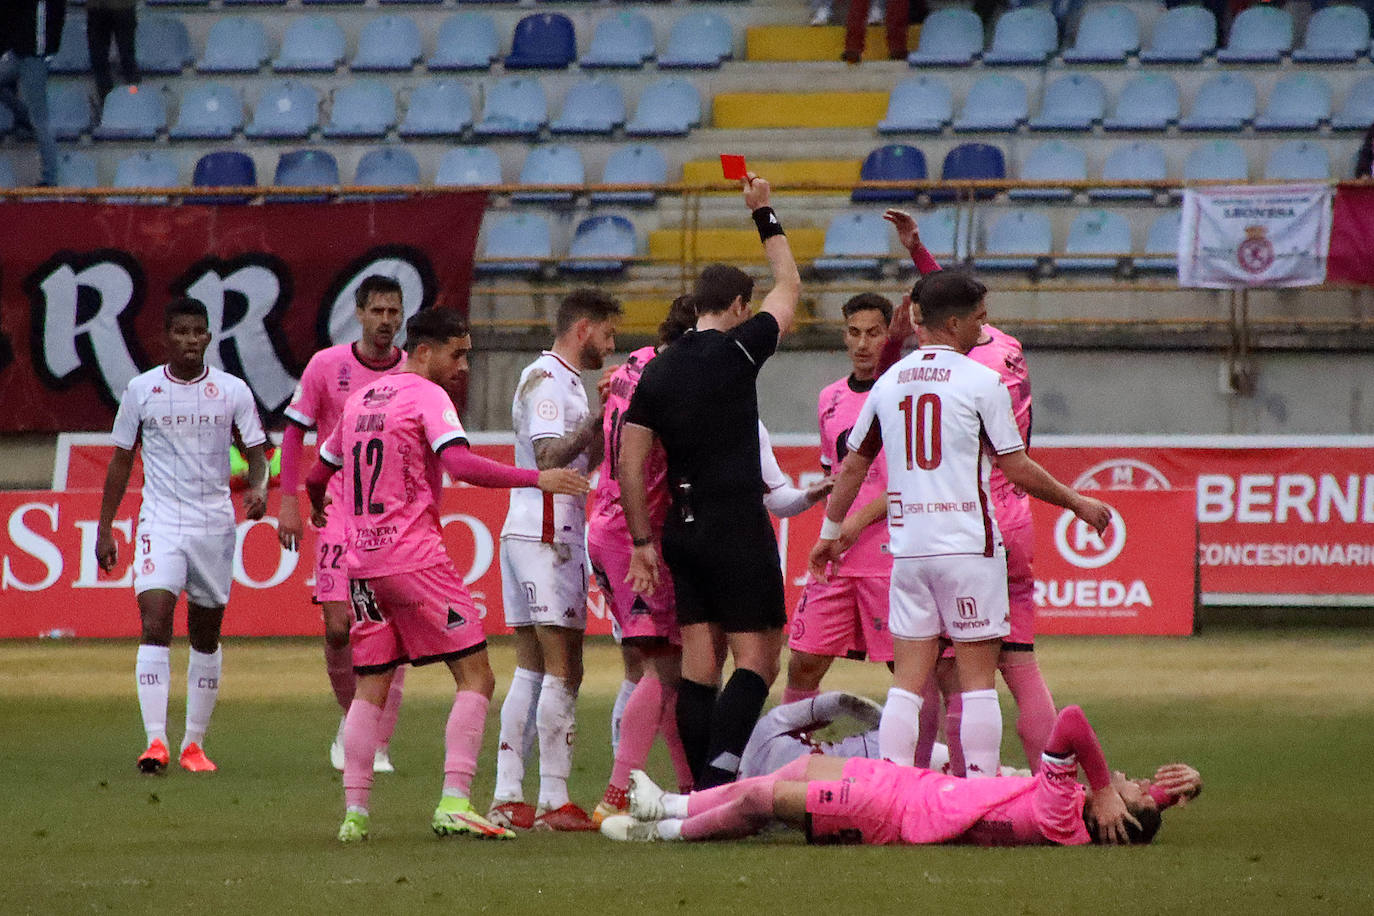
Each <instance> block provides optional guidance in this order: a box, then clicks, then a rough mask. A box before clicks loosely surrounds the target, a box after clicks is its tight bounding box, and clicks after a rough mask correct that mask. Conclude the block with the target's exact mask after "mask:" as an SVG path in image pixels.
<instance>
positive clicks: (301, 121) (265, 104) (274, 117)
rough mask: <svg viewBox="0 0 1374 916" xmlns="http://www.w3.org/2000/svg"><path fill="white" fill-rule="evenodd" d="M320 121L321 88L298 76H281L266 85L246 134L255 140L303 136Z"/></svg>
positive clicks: (245, 130)
mask: <svg viewBox="0 0 1374 916" xmlns="http://www.w3.org/2000/svg"><path fill="white" fill-rule="evenodd" d="M319 124H320V93H319V91H318V90H316V89H315V87H314V86H308V85H306V84H305V83H298V82H296V81H295V80H278V81H276V82H272V83H268V84H267V86H265V87H264V88H263V91H262V95H260V96H258V101H257V104H256V105H254V106H253V120H252V121H251V122H249V124H248V126H247V127H245V128H244V129H243V135H244V136H245V137H249V138H251V139H254V140H257V139H270V138H276V139H282V138H287V139H299V138H302V137H305V136H306V135H307V134H309V133H310V132H311V131H312V130H314V129H315V128H316V127H318V126H319Z"/></svg>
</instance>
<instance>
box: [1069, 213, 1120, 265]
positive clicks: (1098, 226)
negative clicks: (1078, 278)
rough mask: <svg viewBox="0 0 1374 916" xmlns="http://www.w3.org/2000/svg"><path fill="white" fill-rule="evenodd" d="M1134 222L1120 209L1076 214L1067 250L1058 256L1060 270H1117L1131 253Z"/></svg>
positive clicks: (1070, 227)
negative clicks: (1132, 223)
mask: <svg viewBox="0 0 1374 916" xmlns="http://www.w3.org/2000/svg"><path fill="white" fill-rule="evenodd" d="M1131 250H1132V248H1131V224H1130V223H1128V222H1127V221H1126V217H1124V216H1122V215H1121V214H1120V213H1109V212H1107V211H1106V210H1084V211H1083V212H1081V213H1079V214H1078V215H1077V216H1075V217H1074V218H1073V223H1072V225H1070V226H1069V236H1068V238H1067V239H1066V240H1065V241H1064V253H1063V254H1062V255H1059V256H1058V257H1056V258H1055V259H1054V263H1055V266H1056V267H1058V268H1059V269H1060V270H1093V271H1115V270H1119V269H1120V268H1121V265H1122V262H1123V261H1125V260H1126V259H1127V258H1129V257H1130V255H1131Z"/></svg>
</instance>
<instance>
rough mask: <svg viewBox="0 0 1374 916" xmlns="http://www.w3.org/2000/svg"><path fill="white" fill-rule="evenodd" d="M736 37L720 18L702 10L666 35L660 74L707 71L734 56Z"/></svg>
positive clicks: (659, 65) (688, 14)
mask: <svg viewBox="0 0 1374 916" xmlns="http://www.w3.org/2000/svg"><path fill="white" fill-rule="evenodd" d="M734 46H735V36H734V33H733V32H732V31H731V29H730V23H729V21H727V20H726V19H725V18H724V17H723V16H720V15H717V14H716V13H711V12H707V11H705V10H693V11H692V12H690V13H687V14H686V15H685V16H683V17H682V18H681V19H679V20H678V21H677V22H675V23H673V28H672V30H671V31H669V32H668V45H667V47H665V48H664V49H663V53H662V54H660V55H659V56H658V67H659V69H660V70H663V69H668V68H677V69H698V70H710V69H714V68H716V67H719V66H720V65H721V62H722V61H724V60H727V59H729V58H730V57H731V56H733V55H734V50H735V47H734Z"/></svg>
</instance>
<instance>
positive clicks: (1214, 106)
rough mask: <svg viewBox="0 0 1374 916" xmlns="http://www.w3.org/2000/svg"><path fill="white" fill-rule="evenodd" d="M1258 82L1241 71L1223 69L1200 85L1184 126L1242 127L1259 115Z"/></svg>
mask: <svg viewBox="0 0 1374 916" xmlns="http://www.w3.org/2000/svg"><path fill="white" fill-rule="evenodd" d="M1255 105H1256V100H1255V86H1254V84H1253V83H1251V82H1250V80H1249V78H1248V77H1246V76H1245V75H1244V74H1241V73H1219V74H1217V75H1216V76H1214V77H1212V78H1211V79H1209V80H1207V82H1205V83H1203V84H1202V86H1201V87H1199V88H1198V91H1197V95H1196V96H1195V97H1194V98H1193V108H1192V111H1190V112H1188V115H1187V116H1186V117H1185V118H1183V119H1182V120H1181V121H1179V122H1178V126H1179V129H1180V130H1240V129H1241V128H1243V127H1244V126H1245V125H1246V123H1247V122H1249V121H1253V120H1254V118H1255Z"/></svg>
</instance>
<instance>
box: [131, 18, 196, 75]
mask: <svg viewBox="0 0 1374 916" xmlns="http://www.w3.org/2000/svg"><path fill="white" fill-rule="evenodd" d="M134 59H135V60H137V61H138V69H139V71H140V72H142V73H143V74H145V75H146V74H150V73H180V72H181V71H182V70H183V69H184V68H185V67H187V66H188V65H189V64H190V63H191V61H193V60H195V54H194V53H193V52H192V51H191V35H190V33H189V32H187V30H186V24H185V23H184V22H182V21H181V20H180V19H179V18H177V17H175V16H148V15H143V16H139V17H138V28H137V30H136V31H135V32H134Z"/></svg>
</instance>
